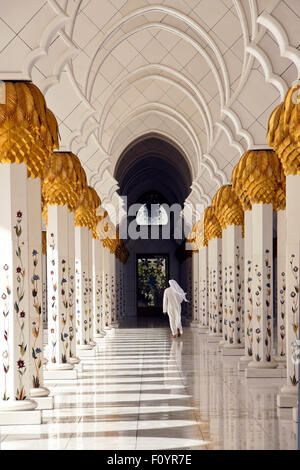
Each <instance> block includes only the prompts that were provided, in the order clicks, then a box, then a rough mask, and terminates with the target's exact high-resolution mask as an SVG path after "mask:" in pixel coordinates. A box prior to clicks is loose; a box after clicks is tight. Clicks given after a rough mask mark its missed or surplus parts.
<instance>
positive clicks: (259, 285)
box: [254, 264, 262, 362]
mask: <svg viewBox="0 0 300 470" xmlns="http://www.w3.org/2000/svg"><path fill="white" fill-rule="evenodd" d="M254 273H255V275H256V277H257V290H256V292H255V306H256V309H257V311H258V313H256V314H255V317H256V319H257V325H256V330H255V345H256V348H255V351H256V352H255V351H254V352H255V354H254V358H255V360H256V361H257V362H260V361H261V359H262V358H261V356H260V354H259V344H260V342H261V314H260V311H259V308H260V306H261V302H262V300H261V296H262V281H261V272H260V271H259V270H258V265H257V264H256V265H255V268H254Z"/></svg>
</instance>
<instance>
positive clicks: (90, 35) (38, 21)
mask: <svg viewBox="0 0 300 470" xmlns="http://www.w3.org/2000/svg"><path fill="white" fill-rule="evenodd" d="M0 30H1V34H0V54H1V57H0V58H1V60H0V78H1V77H2V78H3V79H12V78H15V79H24V78H26V79H32V80H33V81H34V82H35V83H36V84H37V85H38V86H39V87H40V88H41V90H42V91H43V92H44V93H45V95H46V99H47V103H48V105H49V107H50V108H51V109H52V110H53V112H54V113H55V115H56V116H57V119H58V122H59V128H60V133H61V137H62V139H61V149H66V150H72V151H73V152H74V153H76V154H77V155H78V156H79V158H80V159H81V161H82V163H83V165H84V168H85V170H86V172H87V177H88V180H89V182H90V183H91V184H93V185H94V187H95V188H96V189H97V191H98V192H99V194H100V197H102V199H103V198H104V199H105V200H112V199H113V198H114V197H116V191H117V190H118V182H117V181H116V180H115V178H114V176H113V175H114V174H115V167H116V164H117V161H118V158H119V156H120V155H121V154H122V153H123V152H124V150H125V149H126V148H127V147H128V145H130V144H131V143H132V142H134V141H135V140H136V139H140V138H142V137H143V136H144V135H148V134H158V135H161V136H162V138H163V139H165V140H168V141H170V142H173V143H174V145H175V146H176V147H177V148H178V149H180V152H181V153H182V154H184V155H185V157H186V160H187V161H188V164H189V167H190V171H191V177H192V189H191V193H190V195H189V197H188V200H190V201H191V202H192V203H197V202H203V203H204V204H205V205H207V204H209V203H210V201H211V198H212V197H213V196H214V194H215V192H216V190H217V189H218V188H219V187H220V185H222V184H224V183H226V182H228V181H230V178H231V173H232V169H233V167H234V166H235V164H236V163H237V161H238V159H239V158H240V156H241V155H242V153H243V152H245V151H246V150H248V149H250V148H251V149H253V148H262V147H266V146H267V142H266V129H267V121H268V118H269V115H270V113H271V111H272V110H273V109H274V107H275V106H276V105H277V104H278V103H279V102H280V101H281V100H282V99H283V97H284V94H285V92H286V90H287V89H288V87H289V86H290V85H291V84H292V83H293V81H295V80H296V79H297V78H298V77H299V75H300V73H299V72H300V50H299V49H300V36H299V30H300V2H299V0H268V1H266V0H247V1H244V0H162V1H158V0H101V1H99V0H46V1H45V0H26V2H20V1H19V0H10V1H9V2H5V7H4V8H2V9H1V13H0Z"/></svg>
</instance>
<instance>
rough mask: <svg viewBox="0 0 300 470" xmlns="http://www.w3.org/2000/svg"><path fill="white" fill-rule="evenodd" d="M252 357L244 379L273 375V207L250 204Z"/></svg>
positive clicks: (274, 364)
mask: <svg viewBox="0 0 300 470" xmlns="http://www.w3.org/2000/svg"><path fill="white" fill-rule="evenodd" d="M252 247H253V269H252V278H253V357H252V361H251V362H249V364H248V368H247V369H246V377H268V376H274V375H275V376H276V374H277V373H276V371H275V373H274V370H273V371H272V370H269V371H268V370H267V369H275V368H276V367H277V366H278V364H277V363H276V362H275V361H274V360H273V205H272V204H253V205H252Z"/></svg>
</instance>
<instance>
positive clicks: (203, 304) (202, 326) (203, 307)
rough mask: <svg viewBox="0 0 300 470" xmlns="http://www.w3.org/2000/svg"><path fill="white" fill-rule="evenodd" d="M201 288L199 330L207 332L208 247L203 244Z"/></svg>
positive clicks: (200, 249) (200, 259) (201, 250)
mask: <svg viewBox="0 0 300 470" xmlns="http://www.w3.org/2000/svg"><path fill="white" fill-rule="evenodd" d="M199 263H200V270H199V289H200V310H199V313H200V317H199V319H200V322H199V331H200V332H203V333H206V332H207V331H208V319H209V317H208V300H209V298H208V248H207V246H202V247H200V248H199Z"/></svg>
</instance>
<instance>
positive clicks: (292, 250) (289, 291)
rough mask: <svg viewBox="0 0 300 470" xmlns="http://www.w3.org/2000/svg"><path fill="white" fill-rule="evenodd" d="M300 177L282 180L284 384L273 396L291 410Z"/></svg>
mask: <svg viewBox="0 0 300 470" xmlns="http://www.w3.org/2000/svg"><path fill="white" fill-rule="evenodd" d="M299 188H300V174H297V175H288V176H287V177H286V358H287V383H286V385H285V386H284V387H283V388H282V389H281V391H280V394H279V395H278V396H277V405H278V406H279V407H284V408H285V407H295V406H296V405H297V398H298V386H299V385H298V381H299V378H298V364H297V360H295V359H296V354H297V351H299V346H298V345H297V341H298V340H299V288H300V286H299V259H300V217H299V214H300V197H299Z"/></svg>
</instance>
